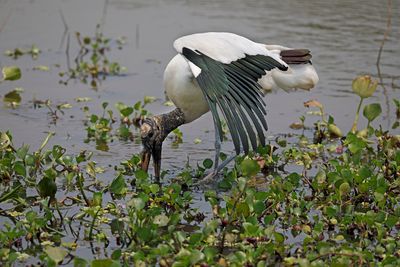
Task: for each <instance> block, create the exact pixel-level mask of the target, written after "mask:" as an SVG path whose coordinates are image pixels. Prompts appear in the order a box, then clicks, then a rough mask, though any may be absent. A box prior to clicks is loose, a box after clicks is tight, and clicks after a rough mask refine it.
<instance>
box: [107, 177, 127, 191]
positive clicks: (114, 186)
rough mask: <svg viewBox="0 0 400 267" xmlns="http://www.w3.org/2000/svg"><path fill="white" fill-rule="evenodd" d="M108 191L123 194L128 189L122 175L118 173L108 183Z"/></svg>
mask: <svg viewBox="0 0 400 267" xmlns="http://www.w3.org/2000/svg"><path fill="white" fill-rule="evenodd" d="M110 191H111V193H113V194H116V195H123V194H125V193H126V192H127V191H128V188H127V186H126V183H125V179H124V177H123V175H118V177H117V178H115V179H114V180H113V181H112V182H111V185H110Z"/></svg>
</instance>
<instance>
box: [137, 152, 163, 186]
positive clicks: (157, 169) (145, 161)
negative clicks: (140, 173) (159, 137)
mask: <svg viewBox="0 0 400 267" xmlns="http://www.w3.org/2000/svg"><path fill="white" fill-rule="evenodd" d="M161 150H162V148H161V146H159V147H158V146H157V147H154V148H153V150H152V151H150V150H148V149H146V148H144V149H143V151H142V165H141V168H142V170H144V171H145V172H148V170H149V165H150V158H151V157H153V164H154V177H155V178H156V179H159V178H160V173H161Z"/></svg>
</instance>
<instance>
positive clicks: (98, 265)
mask: <svg viewBox="0 0 400 267" xmlns="http://www.w3.org/2000/svg"><path fill="white" fill-rule="evenodd" d="M119 266H121V264H120V263H119V262H116V261H113V260H112V259H101V260H93V261H92V264H91V267H119Z"/></svg>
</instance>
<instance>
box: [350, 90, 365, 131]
mask: <svg viewBox="0 0 400 267" xmlns="http://www.w3.org/2000/svg"><path fill="white" fill-rule="evenodd" d="M363 100H364V98H362V97H361V99H360V103H359V104H358V107H357V112H356V117H355V118H354V122H353V127H352V128H351V132H352V133H355V132H356V131H357V123H358V118H359V117H360V109H361V105H362V102H363Z"/></svg>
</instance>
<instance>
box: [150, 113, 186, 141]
mask: <svg viewBox="0 0 400 267" xmlns="http://www.w3.org/2000/svg"><path fill="white" fill-rule="evenodd" d="M155 118H156V120H157V121H158V125H159V126H160V130H161V138H162V140H164V139H165V138H166V137H167V135H168V134H169V133H170V132H172V131H173V130H175V129H176V128H178V127H179V126H181V125H182V124H184V123H185V116H184V114H183V112H182V110H181V109H179V108H176V109H174V110H173V111H171V112H168V113H164V114H161V115H157V116H155Z"/></svg>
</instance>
